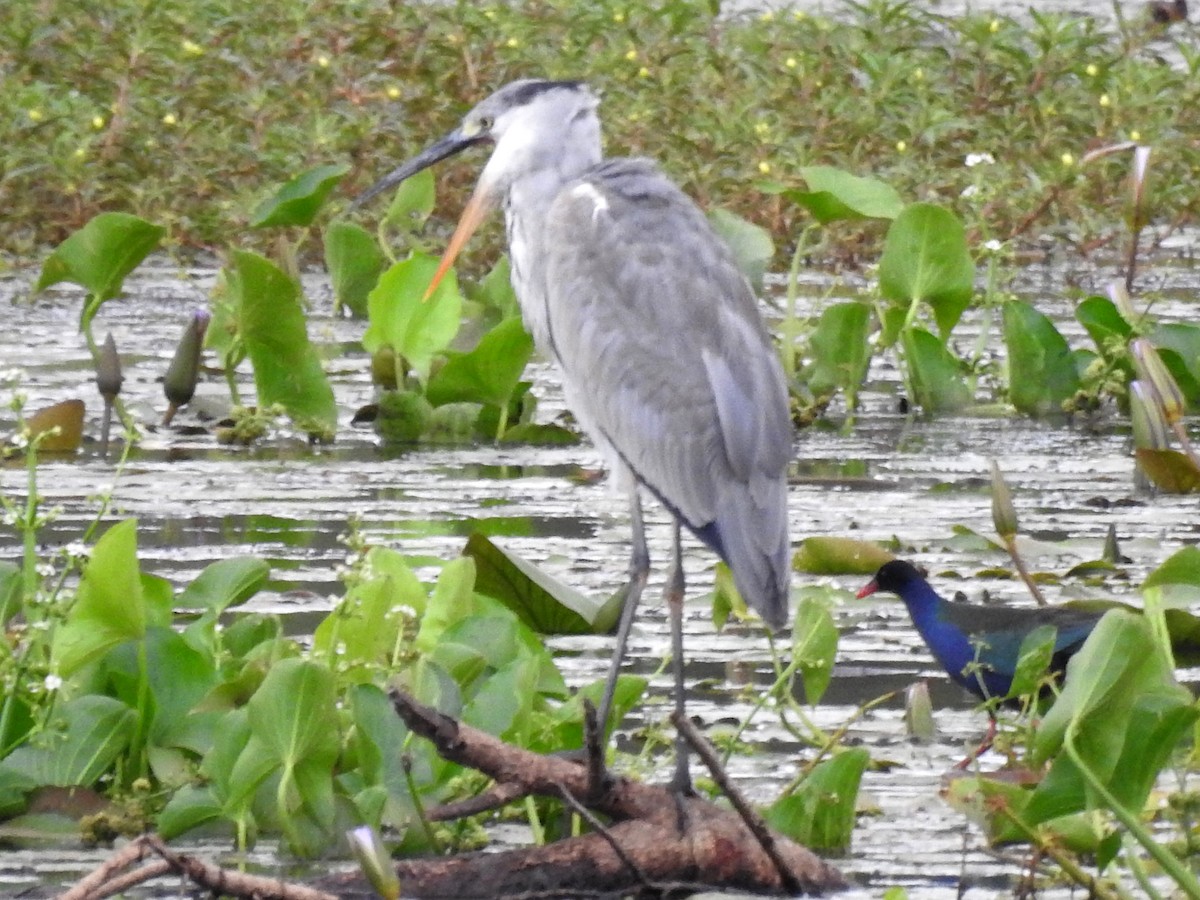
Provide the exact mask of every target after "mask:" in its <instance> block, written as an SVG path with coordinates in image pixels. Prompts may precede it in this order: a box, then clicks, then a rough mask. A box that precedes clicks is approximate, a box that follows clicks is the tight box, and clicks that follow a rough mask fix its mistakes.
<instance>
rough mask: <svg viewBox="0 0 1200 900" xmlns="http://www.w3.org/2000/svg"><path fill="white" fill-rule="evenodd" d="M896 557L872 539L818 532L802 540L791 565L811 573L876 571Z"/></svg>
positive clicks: (832, 573)
mask: <svg viewBox="0 0 1200 900" xmlns="http://www.w3.org/2000/svg"><path fill="white" fill-rule="evenodd" d="M894 558H895V556H894V554H892V553H891V552H890V551H888V550H885V549H884V548H882V547H880V546H879V545H878V544H872V543H870V542H869V541H856V540H854V539H853V538H843V537H830V536H825V535H818V536H814V537H807V538H805V539H804V540H802V541H801V542H800V546H799V547H797V548H796V553H795V555H794V556H793V558H792V568H793V569H795V570H796V571H797V572H807V573H809V574H810V575H874V574H875V572H876V570H878V569H879V567H880V566H882V565H883V564H884V563H885V562H888V561H889V560H891V559H894Z"/></svg>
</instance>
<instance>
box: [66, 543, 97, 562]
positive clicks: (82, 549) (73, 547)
mask: <svg viewBox="0 0 1200 900" xmlns="http://www.w3.org/2000/svg"><path fill="white" fill-rule="evenodd" d="M66 550H67V556H72V557H75V558H76V559H81V558H82V559H86V558H87V557H88V556H90V555H91V552H92V551H91V550H90V549H89V548H88V545H87V544H85V543H84V542H83V541H71V543H69V544H67V547H66Z"/></svg>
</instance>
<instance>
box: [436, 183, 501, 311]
mask: <svg viewBox="0 0 1200 900" xmlns="http://www.w3.org/2000/svg"><path fill="white" fill-rule="evenodd" d="M491 196H492V195H491V191H490V190H489V189H488V184H487V183H486V182H485V181H480V182H479V184H477V185H475V192H474V193H473V194H471V199H470V200H468V201H467V206H466V208H465V209H464V210H463V213H462V216H461V217H460V218H459V220H458V227H457V228H455V229H454V234H452V235H450V243H448V244H447V245H446V249H445V251H444V252H443V253H442V261H441V262H440V263H438V267H437V271H436V272H434V273H433V280H432V281H430V282H429V287H427V288H426V289H425V296H424V298H422V299H424V300H428V299H429V298H430V297H432V296H433V292H434V291H436V290H437V286H438V285H439V284H441V283H442V279H443V278H444V277H445V275H446V273H447V272H449V271H450V267H451V266H452V265H454V260H455V259H456V258H457V257H458V254H459V252H460V251H461V250H462V248H463V247H465V246H466V245H467V239H468V238H470V237H471V235H472V234H474V233H475V229H476V228H478V227H479V223H480V222H482V221H483V220H484V217H485V216H486V215H487V214H488V211H489V210H490V209H491V208H492V202H491Z"/></svg>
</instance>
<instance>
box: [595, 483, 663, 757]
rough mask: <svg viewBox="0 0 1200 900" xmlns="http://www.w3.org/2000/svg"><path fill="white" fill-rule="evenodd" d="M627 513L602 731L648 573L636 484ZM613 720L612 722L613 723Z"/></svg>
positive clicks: (610, 706) (606, 725)
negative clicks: (627, 543) (628, 537)
mask: <svg viewBox="0 0 1200 900" xmlns="http://www.w3.org/2000/svg"><path fill="white" fill-rule="evenodd" d="M629 516H630V518H631V519H632V521H633V547H632V550H631V551H630V554H629V582H628V583H627V584H626V585H625V587H624V589H623V590H624V592H625V600H624V603H623V605H622V607H621V621H620V624H619V625H618V626H617V646H616V647H615V648H614V649H613V655H612V661H611V662H610V663H609V664H608V678H607V679H606V680H605V682H604V698H603V699H602V700H601V701H600V710H599V716H598V718H597V720H596V721H598V722H599V723H600V730H601V732H602V733H604V732H606V731H607V729H608V714H609V713H610V712H611V711H612V704H613V695H614V694H615V693H616V691H617V676H618V675H620V674H621V663H622V662H623V661H624V659H625V644H626V642H627V641H628V640H629V629H630V628H631V627H632V626H633V615H634V613H635V612H637V605H638V601H639V600H641V599H642V589H643V588H645V587H646V579H647V578H648V577H649V576H650V550H649V548H647V546H646V528H645V525H644V524H643V523H642V499H641V496H640V495H639V494H638V491H637V488H634V489H633V491H631V493H630V500H629ZM614 724H615V723H614Z"/></svg>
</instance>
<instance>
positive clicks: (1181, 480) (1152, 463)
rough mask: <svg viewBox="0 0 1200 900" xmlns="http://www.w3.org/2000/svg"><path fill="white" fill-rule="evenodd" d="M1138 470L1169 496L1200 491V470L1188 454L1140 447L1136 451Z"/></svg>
mask: <svg viewBox="0 0 1200 900" xmlns="http://www.w3.org/2000/svg"><path fill="white" fill-rule="evenodd" d="M1133 452H1134V456H1135V457H1136V458H1137V464H1138V468H1140V469H1141V470H1142V471H1143V472H1145V473H1146V476H1147V477H1148V478H1149V479H1150V480H1151V481H1152V482H1154V486H1155V487H1157V488H1158V489H1159V490H1161V491H1166V492H1167V493H1168V494H1192V493H1195V492H1196V491H1200V469H1198V468H1197V467H1196V464H1195V463H1194V462H1193V461H1192V458H1191V457H1190V456H1188V455H1187V454H1186V453H1180V452H1179V451H1178V450H1156V449H1152V448H1149V447H1138V448H1136V449H1135V450H1134V451H1133Z"/></svg>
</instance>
